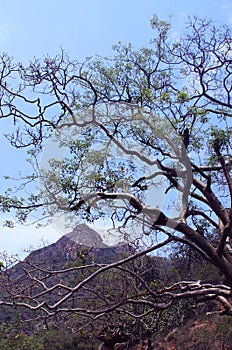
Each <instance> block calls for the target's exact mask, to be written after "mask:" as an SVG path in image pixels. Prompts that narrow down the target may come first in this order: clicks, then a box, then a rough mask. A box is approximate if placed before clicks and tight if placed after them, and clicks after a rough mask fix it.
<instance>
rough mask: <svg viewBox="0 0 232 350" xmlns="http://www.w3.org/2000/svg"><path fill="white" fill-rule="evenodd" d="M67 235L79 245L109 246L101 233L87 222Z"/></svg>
mask: <svg viewBox="0 0 232 350" xmlns="http://www.w3.org/2000/svg"><path fill="white" fill-rule="evenodd" d="M66 237H67V238H69V239H70V240H72V241H73V242H75V243H77V244H78V245H84V246H86V247H96V248H107V245H106V244H104V243H103V241H102V238H101V236H100V235H99V233H97V232H96V231H94V230H93V229H91V228H90V227H89V226H87V225H85V224H81V225H78V226H76V227H75V228H74V229H73V231H72V232H70V233H68V234H67V235H66Z"/></svg>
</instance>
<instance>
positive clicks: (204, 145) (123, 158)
mask: <svg viewBox="0 0 232 350" xmlns="http://www.w3.org/2000/svg"><path fill="white" fill-rule="evenodd" d="M151 25H152V27H153V29H154V38H153V39H152V40H151V42H150V45H149V47H143V48H141V49H139V50H136V49H134V48H133V46H132V45H131V44H128V45H125V44H122V43H118V44H116V45H115V46H114V55H113V56H112V57H97V58H96V57H94V58H86V60H85V62H81V63H80V62H78V61H76V60H72V59H71V58H70V57H69V56H68V55H67V54H66V53H65V52H64V51H62V52H61V53H60V54H59V55H57V56H56V57H54V58H52V57H50V56H47V57H45V58H44V59H37V58H36V59H34V60H32V61H31V62H30V64H29V65H28V66H26V67H25V66H23V65H22V64H17V63H15V62H14V61H13V59H12V58H10V57H9V56H7V55H6V54H3V55H2V56H1V66H0V71H1V77H0V86H1V96H0V107H1V118H2V119H5V118H9V119H13V121H14V124H15V126H14V127H15V129H14V132H13V133H12V134H10V135H8V139H9V141H10V142H11V144H12V145H13V146H14V147H17V148H25V147H29V151H28V154H29V157H30V162H31V164H32V166H33V171H32V173H31V174H29V175H28V176H27V177H24V178H22V179H21V186H20V187H19V192H18V194H16V195H15V196H12V191H9V190H8V191H6V193H5V194H2V195H1V197H0V205H1V210H2V211H3V212H6V211H11V210H12V211H15V215H16V217H17V219H18V220H19V222H21V223H23V222H24V221H25V220H27V219H29V220H30V218H31V215H32V214H33V215H35V214H34V212H35V211H36V212H37V214H38V217H39V218H41V219H43V218H51V217H52V216H56V215H61V214H62V213H64V214H62V215H64V216H65V220H66V221H67V222H68V221H69V220H71V219H72V220H73V219H74V221H70V222H71V223H74V222H75V220H79V219H81V220H85V221H87V222H95V221H96V220H99V219H103V218H104V219H105V220H107V222H108V223H110V224H111V225H112V227H113V228H117V229H118V232H120V233H121V234H122V237H124V239H125V238H126V237H127V238H128V237H129V238H128V239H129V241H130V242H132V241H133V242H136V244H137V249H138V250H136V251H135V252H134V253H133V255H131V256H129V257H128V256H127V257H124V258H122V259H121V260H120V261H117V262H114V263H111V264H106V265H104V264H102V265H98V264H94V263H93V264H90V265H91V273H90V274H89V275H88V276H86V275H85V274H84V275H83V279H82V280H81V281H79V282H78V283H77V284H76V285H74V286H73V285H72V286H69V285H66V284H65V283H64V284H63V283H57V282H56V283H55V284H54V286H53V287H48V286H46V283H44V282H42V281H40V282H39V283H40V287H42V288H43V291H41V293H39V294H36V292H35V294H33V295H32V297H31V299H30V300H28V299H27V297H25V300H24V299H23V298H24V296H23V292H22V293H19V294H18V295H17V296H14V300H13V301H11V300H8V301H6V302H4V300H3V301H2V303H3V304H4V303H5V304H7V305H15V304H17V305H23V306H25V307H28V308H31V309H36V310H39V309H40V310H41V311H42V314H43V313H44V315H45V316H46V317H47V316H48V315H54V314H55V313H58V312H60V313H62V312H64V313H65V312H73V313H79V314H81V315H83V314H84V313H86V314H87V315H88V316H89V317H92V318H93V319H96V318H101V317H103V315H107V314H109V313H114V312H118V313H120V314H125V315H127V316H128V315H129V316H130V317H132V318H135V319H136V318H139V319H143V318H146V317H148V315H149V314H152V313H157V312H159V311H162V310H165V309H168V308H170V307H171V306H173V305H175V304H176V303H178V302H180V301H185V300H188V299H192V298H193V299H194V300H196V301H197V300H199V301H203V300H204V301H207V300H216V301H217V302H219V304H220V312H221V313H223V314H228V315H231V314H232V305H231V286H232V251H231V238H232V207H231V200H232V178H231V166H232V154H231V140H232V138H231V137H232V123H231V118H232V110H231V107H232V105H231V90H232V35H231V30H230V28H228V27H226V26H221V27H216V26H215V25H214V23H213V22H212V21H211V20H208V19H199V18H192V19H190V20H189V23H188V25H187V27H186V32H185V34H184V35H183V36H182V37H181V38H177V39H173V38H172V27H171V24H170V23H169V22H165V21H161V20H160V19H158V18H157V16H154V17H153V18H152V20H151ZM48 140H49V141H48ZM45 145H46V150H50V151H51V152H50V153H49V152H47V153H46V151H45V152H44V153H43V154H42V160H41V161H39V159H40V158H39V157H40V155H41V152H43V151H44V147H45ZM59 150H60V151H59ZM59 152H61V153H59ZM49 155H50V156H49ZM6 175H7V174H6ZM38 179H39V181H40V186H38V188H37V186H36V184H37V181H38ZM27 187H28V190H26V188H27ZM28 193H29V195H28ZM174 243H178V244H180V245H181V246H183V247H186V248H185V249H186V250H188V251H191V252H192V254H198V256H200V257H201V259H204V260H205V261H206V262H207V263H209V264H211V265H212V266H214V267H216V268H217V269H218V270H219V271H220V272H221V274H222V275H223V276H224V278H223V279H222V280H221V281H220V283H209V282H208V281H205V280H199V279H197V280H193V279H192V278H191V276H189V275H188V274H186V276H181V278H180V276H177V277H176V280H172V281H171V283H169V282H168V281H167V284H166V285H164V286H162V287H161V286H160V285H159V284H157V283H155V282H154V281H149V282H148V281H147V280H146V279H145V278H144V277H143V275H139V274H136V271H135V269H134V268H133V265H131V262H133V261H134V262H135V263H136V261H137V260H138V259H140V258H141V256H146V255H147V254H148V253H150V252H153V254H156V251H159V249H160V248H164V247H165V248H166V254H172V253H173V244H174ZM76 268H77V269H80V266H78V267H76ZM111 270H112V271H114V273H115V274H118V275H119V277H120V278H128V279H129V280H133V281H134V282H133V283H134V285H133V283H132V288H131V290H130V289H128V294H125V293H124V294H122V295H121V296H117V298H114V297H112V298H111V299H110V296H109V295H108V291H107V293H106V292H104V291H103V290H101V291H99V292H98V293H97V294H96V297H97V298H99V304H98V305H97V304H92V306H91V305H90V304H89V305H88V308H83V307H82V305H79V304H78V298H75V295H77V294H78V293H79V291H80V290H81V289H82V288H83V289H86V288H87V289H88V288H90V287H89V286H90V285H91V281H92V280H94V278H95V277H96V276H98V278H99V276H101V275H104V273H105V271H111ZM120 278H119V280H120ZM32 280H33V277H32ZM151 282H152V283H151ZM138 285H139V286H140V287H138ZM50 288H52V289H53V290H55V289H56V290H61V297H60V299H59V300H58V301H56V303H54V304H53V303H49V302H46V295H48V294H49V293H50V291H51V289H50ZM90 289H91V288H90ZM90 289H89V293H91V291H90ZM92 292H93V291H92ZM95 293H96V292H95ZM104 293H106V294H107V296H106V294H104ZM41 298H42V301H41ZM72 298H73V300H74V301H75V302H74V303H73V304H72V305H71V303H70V304H69V303H68V304H67V303H66V302H67V300H71V299H72ZM103 300H104V302H103ZM134 305H138V306H139V307H138V309H136V307H132V306H134Z"/></svg>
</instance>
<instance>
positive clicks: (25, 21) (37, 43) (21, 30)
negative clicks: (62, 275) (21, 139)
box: [0, 0, 232, 253]
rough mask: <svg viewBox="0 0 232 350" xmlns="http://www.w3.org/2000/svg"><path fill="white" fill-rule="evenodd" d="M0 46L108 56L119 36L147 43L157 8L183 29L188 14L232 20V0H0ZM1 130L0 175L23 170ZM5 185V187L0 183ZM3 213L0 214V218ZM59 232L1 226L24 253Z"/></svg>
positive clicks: (25, 55) (1, 237)
mask: <svg viewBox="0 0 232 350" xmlns="http://www.w3.org/2000/svg"><path fill="white" fill-rule="evenodd" d="M0 8H1V14H0V18H1V20H0V51H1V52H7V53H8V54H9V55H11V56H13V57H14V58H15V59H16V60H17V61H23V62H28V61H29V60H30V59H32V58H33V57H34V56H35V57H43V56H44V55H46V54H47V53H49V54H50V55H55V54H57V53H59V51H60V47H62V48H63V49H64V50H65V51H67V52H68V53H69V54H70V56H71V57H73V58H77V59H79V60H82V59H84V58H85V57H86V56H92V55H95V54H96V53H98V54H101V55H109V54H110V53H111V47H112V44H114V43H116V42H117V41H119V40H121V41H123V42H126V43H127V42H131V43H132V44H134V46H135V47H137V48H139V47H140V46H146V44H147V43H148V42H149V40H150V39H151V38H152V35H153V32H152V30H151V28H150V27H149V19H150V18H151V17H152V15H153V14H154V13H156V14H158V16H160V17H161V18H163V19H167V18H168V15H170V14H172V15H174V19H173V23H174V27H173V31H174V33H175V34H177V35H178V34H179V33H180V34H181V31H182V29H183V28H184V26H185V23H186V21H187V18H188V16H194V15H198V16H201V17H211V18H213V19H214V20H215V21H216V22H218V23H220V24H227V25H232V2H231V0H228V1H227V0H225V1H223V0H221V1H218V0H216V1H213V0H204V1H202V0H201V1H200V0H195V1H188V0H175V1H174V0H165V1H160V0H143V1H141V0H133V1H132V0H117V1H110V0H82V1H80V0H66V1H60V0H56V1H55V0H39V1H29V0H20V1H19V0H11V1H6V0H0ZM0 125H1V135H0V143H1V144H0V145H1V147H0V157H1V170H0V176H1V177H2V176H3V175H8V174H11V175H13V173H14V172H15V173H18V171H19V170H24V169H23V168H24V167H25V162H23V161H22V158H21V156H20V154H19V151H17V150H10V149H9V146H8V144H7V142H6V141H5V140H4V138H3V136H2V134H3V133H4V132H7V130H8V127H9V126H8V125H7V124H6V123H4V124H3V123H2V121H0ZM0 188H2V187H0ZM1 217H2V216H0V218H1ZM60 235H61V233H59V232H57V231H56V230H55V229H53V228H50V227H47V228H46V229H44V230H35V228H34V227H32V226H30V227H16V228H15V229H13V230H11V229H7V228H4V227H3V228H2V227H1V226H0V251H2V250H4V249H8V250H9V251H10V252H14V253H15V252H20V251H21V250H22V249H23V248H28V247H29V245H30V244H33V245H34V246H37V245H38V244H39V243H38V240H39V238H40V237H43V238H44V239H45V240H48V241H49V242H52V241H53V240H55V239H57V238H59V237H60Z"/></svg>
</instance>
